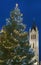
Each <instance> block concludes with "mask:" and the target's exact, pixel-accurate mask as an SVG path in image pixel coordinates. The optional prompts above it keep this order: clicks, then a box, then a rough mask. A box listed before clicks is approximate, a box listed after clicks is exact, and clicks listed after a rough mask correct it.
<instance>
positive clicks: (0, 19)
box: [0, 0, 41, 60]
mask: <svg viewBox="0 0 41 65" xmlns="http://www.w3.org/2000/svg"><path fill="white" fill-rule="evenodd" d="M16 3H18V4H19V8H20V10H21V12H22V13H23V19H24V21H23V23H25V24H26V25H27V30H28V29H29V28H30V27H31V26H32V23H33V18H35V23H36V25H37V27H38V29H39V38H40V39H39V44H40V46H39V49H40V50H39V52H40V60H41V0H0V29H1V28H2V26H3V25H5V24H6V18H9V16H10V11H11V10H13V9H14V7H15V4H16Z"/></svg>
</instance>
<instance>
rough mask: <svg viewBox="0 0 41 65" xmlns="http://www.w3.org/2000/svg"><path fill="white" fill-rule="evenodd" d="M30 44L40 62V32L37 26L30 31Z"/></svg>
mask: <svg viewBox="0 0 41 65" xmlns="http://www.w3.org/2000/svg"><path fill="white" fill-rule="evenodd" d="M29 43H30V45H31V48H32V49H33V50H34V53H35V59H36V61H37V62H39V31H38V28H37V26H35V25H33V26H32V28H30V29H29Z"/></svg>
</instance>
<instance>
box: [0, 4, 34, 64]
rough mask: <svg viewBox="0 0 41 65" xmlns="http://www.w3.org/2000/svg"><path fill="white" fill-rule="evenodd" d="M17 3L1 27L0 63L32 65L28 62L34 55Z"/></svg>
mask: <svg viewBox="0 0 41 65" xmlns="http://www.w3.org/2000/svg"><path fill="white" fill-rule="evenodd" d="M22 16H23V14H21V12H20V9H19V7H18V4H16V7H15V9H14V10H13V11H11V13H10V18H9V19H6V21H7V23H6V25H5V26H4V27H3V35H4V38H3V37H2V39H3V40H2V41H1V42H0V53H1V54H0V60H1V61H3V63H2V64H0V65H32V63H29V62H30V61H31V59H32V58H33V56H34V52H33V51H31V47H30V44H29V35H28V32H26V31H25V28H26V26H25V25H24V24H23V23H22V21H23V18H22Z"/></svg>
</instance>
